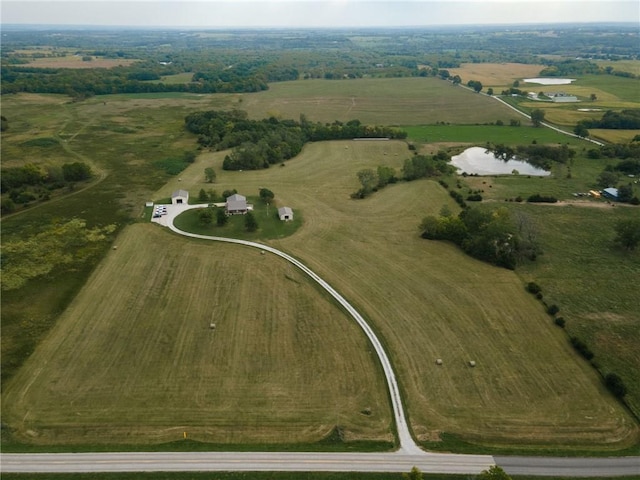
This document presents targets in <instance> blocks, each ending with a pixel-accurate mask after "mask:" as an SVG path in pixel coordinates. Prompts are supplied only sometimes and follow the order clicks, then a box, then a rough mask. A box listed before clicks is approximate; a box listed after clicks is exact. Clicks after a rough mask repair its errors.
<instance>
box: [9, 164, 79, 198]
mask: <svg viewBox="0 0 640 480" xmlns="http://www.w3.org/2000/svg"><path fill="white" fill-rule="evenodd" d="M91 175H92V172H91V168H90V167H89V166H88V165H87V164H86V163H82V162H74V163H65V164H64V165H62V167H48V168H47V169H43V168H42V167H40V166H38V165H35V164H33V163H27V164H26V165H24V166H22V167H12V168H3V169H2V173H1V177H0V191H1V193H6V192H8V191H10V190H12V189H19V188H22V187H26V186H32V187H33V186H47V187H48V188H60V187H62V186H64V182H79V181H82V180H88V179H89V178H91Z"/></svg>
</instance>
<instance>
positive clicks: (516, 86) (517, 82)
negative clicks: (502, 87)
mask: <svg viewBox="0 0 640 480" xmlns="http://www.w3.org/2000/svg"><path fill="white" fill-rule="evenodd" d="M519 86H520V82H519V81H518V80H516V81H515V82H513V87H514V88H518V87H519Z"/></svg>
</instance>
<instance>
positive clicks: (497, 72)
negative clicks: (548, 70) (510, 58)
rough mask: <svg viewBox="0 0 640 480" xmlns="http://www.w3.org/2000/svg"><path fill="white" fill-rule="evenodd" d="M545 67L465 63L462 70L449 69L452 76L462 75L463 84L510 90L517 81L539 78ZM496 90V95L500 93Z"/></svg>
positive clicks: (485, 88)
mask: <svg viewBox="0 0 640 480" xmlns="http://www.w3.org/2000/svg"><path fill="white" fill-rule="evenodd" d="M544 68H545V66H544V65H536V64H524V63H463V64H462V65H460V68H449V69H448V70H449V73H450V74H451V76H455V75H460V78H461V79H462V83H463V84H464V85H466V84H467V82H468V81H469V80H475V81H478V82H480V83H482V85H483V87H484V90H485V91H486V90H487V88H489V87H493V88H494V90H495V89H496V88H500V91H501V90H502V89H506V88H509V87H510V86H512V85H513V82H514V81H516V80H519V81H521V80H522V79H524V78H533V77H537V76H538V74H539V73H540V71H541V70H542V69H544ZM500 91H498V90H496V92H495V93H500Z"/></svg>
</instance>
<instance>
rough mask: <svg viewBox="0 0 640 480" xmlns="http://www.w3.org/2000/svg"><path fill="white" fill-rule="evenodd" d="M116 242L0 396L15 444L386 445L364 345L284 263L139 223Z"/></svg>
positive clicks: (372, 360)
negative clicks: (328, 440) (340, 440)
mask: <svg viewBox="0 0 640 480" xmlns="http://www.w3.org/2000/svg"><path fill="white" fill-rule="evenodd" d="M117 244H118V249H117V250H112V251H111V252H110V253H109V255H108V256H107V257H106V258H105V260H104V261H103V262H102V263H101V265H100V266H99V268H98V269H97V270H96V271H95V272H94V274H93V275H92V276H91V278H90V279H89V281H88V282H87V284H86V286H85V287H84V288H83V289H82V291H81V292H80V294H79V296H78V297H77V298H76V299H75V300H74V302H73V303H72V304H71V305H70V307H69V308H68V309H67V310H66V312H65V313H64V315H63V316H62V317H61V318H60V320H59V321H58V322H57V324H56V326H55V328H54V329H53V330H52V332H51V334H50V336H49V337H48V338H47V339H46V340H45V341H44V342H43V343H42V344H41V345H40V346H39V348H38V350H37V352H36V354H35V355H34V356H33V357H32V358H31V359H30V360H29V362H28V363H27V364H26V365H25V366H24V368H23V369H22V370H21V371H20V373H19V374H18V375H17V376H16V377H15V378H14V379H13V381H12V382H11V383H10V385H9V386H8V387H7V388H5V389H4V392H3V394H4V397H3V421H5V422H8V423H9V424H10V425H11V426H12V428H13V429H14V430H13V435H14V438H16V439H19V440H21V441H23V442H27V443H35V444H45V445H46V444H60V443H65V444H82V443H92V444H100V443H106V444H109V443H111V444H116V443H158V442H168V441H176V440H179V439H182V438H183V432H187V435H188V438H189V439H191V440H197V441H206V442H213V443H255V444H259V443H305V442H314V441H319V440H321V439H323V438H324V437H326V436H328V435H329V434H330V433H331V431H332V430H333V429H334V427H336V426H340V427H341V428H342V429H343V430H344V435H345V438H346V439H348V440H360V439H363V438H364V439H367V440H370V441H371V440H373V441H376V440H382V441H392V440H393V437H392V435H391V430H390V428H391V425H390V422H391V410H390V408H391V407H390V405H389V402H388V396H387V393H386V390H385V384H384V379H383V376H382V375H381V373H380V372H379V370H378V365H377V359H376V357H375V355H374V354H373V353H371V352H370V351H369V347H368V345H367V342H366V337H365V336H364V334H362V333H361V332H360V331H359V329H358V327H357V326H356V325H355V324H354V323H352V322H350V320H349V319H348V317H347V316H346V315H345V314H344V313H343V312H342V311H341V310H340V309H339V308H338V307H337V306H336V305H335V304H334V303H333V302H331V301H330V300H329V299H328V298H327V297H326V296H325V295H323V294H322V293H320V290H319V289H317V288H315V286H313V285H312V284H311V283H310V281H309V280H308V279H307V278H305V276H304V275H302V273H301V272H299V271H297V270H296V269H295V268H294V267H292V266H289V265H287V264H286V263H285V262H283V261H282V260H281V259H278V258H277V257H274V256H263V255H260V252H259V251H258V250H254V249H249V248H234V247H230V246H227V245H222V244H213V243H204V242H191V241H189V240H186V239H183V238H181V237H179V236H175V235H171V234H169V233H168V232H167V231H162V230H161V228H160V227H158V226H155V225H151V224H136V225H131V226H129V227H127V228H126V229H125V230H124V231H123V232H122V234H121V235H120V237H119V238H118V240H117ZM125 271H126V272H127V273H126V275H123V272H125ZM211 323H215V325H216V326H215V329H211V328H210V324H211ZM364 410H367V414H363V413H362V411H364Z"/></svg>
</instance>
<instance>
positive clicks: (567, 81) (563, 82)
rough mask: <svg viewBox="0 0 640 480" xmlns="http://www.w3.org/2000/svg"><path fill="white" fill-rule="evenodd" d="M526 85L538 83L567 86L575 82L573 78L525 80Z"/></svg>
mask: <svg viewBox="0 0 640 480" xmlns="http://www.w3.org/2000/svg"><path fill="white" fill-rule="evenodd" d="M524 81H525V82H527V83H538V84H540V85H569V84H570V83H573V82H575V81H576V79H575V78H525V79H524Z"/></svg>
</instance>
